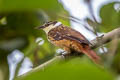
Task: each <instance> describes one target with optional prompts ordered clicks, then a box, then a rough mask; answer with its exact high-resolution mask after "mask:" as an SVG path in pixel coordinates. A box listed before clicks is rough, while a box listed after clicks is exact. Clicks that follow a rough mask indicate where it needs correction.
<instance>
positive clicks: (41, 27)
mask: <svg viewBox="0 0 120 80" xmlns="http://www.w3.org/2000/svg"><path fill="white" fill-rule="evenodd" d="M43 28H44V26H39V27H35V29H43Z"/></svg>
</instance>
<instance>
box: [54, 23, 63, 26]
mask: <svg viewBox="0 0 120 80" xmlns="http://www.w3.org/2000/svg"><path fill="white" fill-rule="evenodd" d="M61 24H62V23H61V22H57V23H56V24H55V25H54V26H55V27H57V26H60V25H61Z"/></svg>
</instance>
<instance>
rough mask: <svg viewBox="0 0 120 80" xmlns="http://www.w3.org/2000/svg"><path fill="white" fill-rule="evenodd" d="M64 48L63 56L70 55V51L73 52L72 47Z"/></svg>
mask: <svg viewBox="0 0 120 80" xmlns="http://www.w3.org/2000/svg"><path fill="white" fill-rule="evenodd" d="M63 49H64V50H65V52H64V53H63V56H64V57H68V56H70V53H71V50H70V48H68V47H64V48H63Z"/></svg>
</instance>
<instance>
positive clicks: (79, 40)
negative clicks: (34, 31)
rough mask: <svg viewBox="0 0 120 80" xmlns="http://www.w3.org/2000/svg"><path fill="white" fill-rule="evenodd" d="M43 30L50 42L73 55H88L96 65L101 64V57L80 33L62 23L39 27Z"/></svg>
mask: <svg viewBox="0 0 120 80" xmlns="http://www.w3.org/2000/svg"><path fill="white" fill-rule="evenodd" d="M38 29H43V30H44V31H45V32H46V34H47V37H48V40H49V41H50V42H51V43H52V44H54V45H55V46H58V47H60V48H63V49H64V50H65V51H67V54H65V55H69V54H71V52H72V51H76V52H79V53H84V54H86V55H87V56H88V57H89V58H90V59H92V60H93V61H94V62H95V63H97V64H100V61H101V59H100V57H99V56H98V55H97V54H96V53H95V52H94V51H93V50H92V49H91V48H90V46H89V45H90V42H89V41H88V40H87V39H86V38H85V37H84V36H83V35H82V34H81V33H80V32H78V31H76V30H74V29H72V28H70V27H67V26H65V25H63V24H62V23H61V22H57V21H49V22H46V23H45V24H43V25H42V26H40V27H38Z"/></svg>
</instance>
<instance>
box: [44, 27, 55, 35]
mask: <svg viewBox="0 0 120 80" xmlns="http://www.w3.org/2000/svg"><path fill="white" fill-rule="evenodd" d="M55 27H56V26H54V25H50V26H48V27H46V28H44V29H43V30H44V31H45V32H46V34H48V32H49V31H50V30H51V29H53V28H55Z"/></svg>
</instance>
